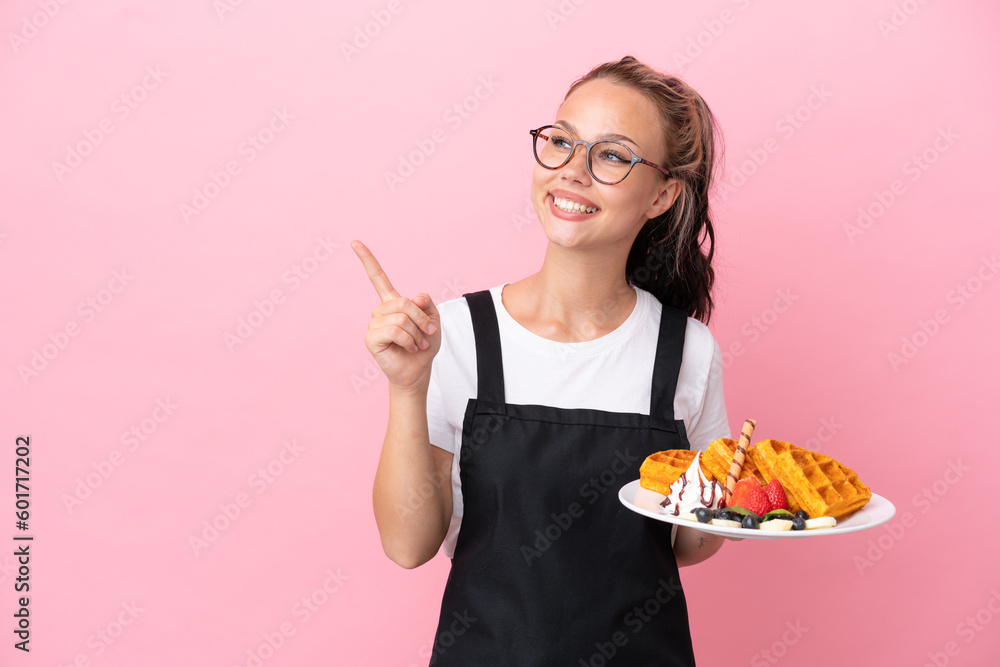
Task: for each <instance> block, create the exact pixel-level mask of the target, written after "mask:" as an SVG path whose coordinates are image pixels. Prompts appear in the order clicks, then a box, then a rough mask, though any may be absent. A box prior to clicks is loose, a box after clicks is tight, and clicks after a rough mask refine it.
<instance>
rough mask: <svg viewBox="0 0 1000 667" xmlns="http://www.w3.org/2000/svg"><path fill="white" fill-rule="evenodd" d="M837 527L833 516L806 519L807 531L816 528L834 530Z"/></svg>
mask: <svg viewBox="0 0 1000 667" xmlns="http://www.w3.org/2000/svg"><path fill="white" fill-rule="evenodd" d="M836 525H837V520H836V519H834V518H833V517H832V516H818V517H816V518H815V519H806V530H812V529H814V528H833V527H834V526H836Z"/></svg>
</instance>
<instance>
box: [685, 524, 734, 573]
mask: <svg viewBox="0 0 1000 667" xmlns="http://www.w3.org/2000/svg"><path fill="white" fill-rule="evenodd" d="M725 541H726V538H724V537H722V536H720V535H711V534H709V533H705V532H703V531H700V530H695V529H694V528H688V527H686V526H677V535H676V537H675V539H674V557H675V558H676V559H677V566H678V567H686V566H688V565H695V564H697V563H700V562H702V561H703V560H705V559H707V558H709V557H710V556H712V555H714V554H715V552H717V551H718V550H719V549H721V548H722V544H723V542H725Z"/></svg>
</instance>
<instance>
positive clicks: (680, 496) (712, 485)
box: [660, 470, 720, 516]
mask: <svg viewBox="0 0 1000 667" xmlns="http://www.w3.org/2000/svg"><path fill="white" fill-rule="evenodd" d="M680 480H681V490H680V491H678V493H677V502H676V503H674V511H673V512H670V511H669V510H668V508H669V506H670V496H667V497H666V498H664V499H663V502H661V503H660V507H662V508H663V509H664V511H665V512H667V514H672V515H673V516H678V515H680V513H681V505H680V503H681V501H682V500H684V491H686V490H687V483H688V482H687V471H686V470H685V471H684V472H682V473H681V477H680ZM719 486H720V485H719V483H718V482H709V483H708V486H707V487H706V486H705V482H704V481H703V479H702V476H701V475H698V502H700V503H701V504H702V505H704V506H705V507H711V506H712V504H713V503H715V492H716V491H717V490H718V488H719ZM706 488H708V489H709V491H710V495H709V497H708V500H705V489H706Z"/></svg>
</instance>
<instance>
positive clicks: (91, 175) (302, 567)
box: [0, 0, 1000, 667]
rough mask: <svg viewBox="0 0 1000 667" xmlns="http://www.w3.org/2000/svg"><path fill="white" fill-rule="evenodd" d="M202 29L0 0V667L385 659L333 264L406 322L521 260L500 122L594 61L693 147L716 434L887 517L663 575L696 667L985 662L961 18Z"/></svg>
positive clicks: (439, 13)
mask: <svg viewBox="0 0 1000 667" xmlns="http://www.w3.org/2000/svg"><path fill="white" fill-rule="evenodd" d="M224 2H226V0H219V1H218V2H214V3H213V1H212V0H200V1H199V2H185V3H167V2H159V3H156V2H112V1H107V0H105V1H93V2H73V3H69V4H66V5H62V4H59V3H58V2H56V1H55V0H47V1H42V2H39V1H38V0H34V1H29V0H10V1H7V2H4V3H3V5H2V7H0V26H2V29H3V33H4V35H5V37H4V44H3V46H2V47H0V89H2V91H3V92H2V96H3V99H4V102H3V104H2V105H0V146H2V150H0V187H2V194H0V201H2V202H3V211H2V215H0V280H2V285H3V288H2V289H3V299H2V311H3V344H2V346H0V354H2V363H0V399H2V400H0V403H2V409H0V418H2V432H0V441H2V444H3V446H2V448H0V451H2V452H3V462H2V464H0V470H3V471H6V472H5V473H3V474H4V475H5V476H6V478H5V479H4V480H3V481H0V488H3V489H5V491H4V492H3V493H2V494H0V517H3V518H4V521H3V526H4V527H3V528H2V529H0V544H2V546H0V554H4V555H2V556H0V611H2V613H0V617H2V618H3V619H6V620H4V621H3V622H0V636H2V637H4V638H5V639H4V643H3V645H2V646H0V656H2V657H0V663H2V664H5V665H18V664H37V665H43V664H44V665H69V664H74V661H75V664H79V665H86V664H92V665H100V666H102V667H103V666H107V667H110V666H113V665H114V666H118V665H122V666H125V665H128V666H134V665H182V664H192V665H219V666H226V667H228V666H230V665H245V666H250V665H254V664H257V662H258V661H259V663H260V664H264V665H268V667H276V666H279V665H334V664H336V665H341V664H342V665H399V666H401V667H408V666H409V665H422V664H426V663H427V655H428V654H429V647H430V642H431V640H432V637H433V630H434V626H435V623H436V615H437V610H438V605H439V602H440V595H441V591H442V587H443V584H444V580H445V577H446V574H447V568H448V563H447V559H446V558H445V557H444V556H442V555H439V556H438V557H437V558H435V559H434V560H433V561H431V562H430V563H429V564H427V565H426V566H424V567H421V568H419V569H417V570H414V571H405V570H403V569H401V568H399V567H397V566H396V565H394V564H393V563H391V562H390V561H389V560H388V559H387V558H386V557H385V556H384V555H383V553H382V551H381V547H380V544H379V539H378V534H377V532H376V528H375V522H374V519H373V516H372V510H371V501H370V497H371V496H370V494H371V482H372V478H373V474H374V469H375V464H376V461H377V458H378V454H379V448H380V446H381V442H382V437H383V435H384V429H385V420H386V414H387V396H386V387H385V381H384V378H383V377H382V376H381V375H380V374H379V373H378V372H377V368H376V366H375V365H374V363H373V361H372V360H371V358H370V356H369V354H368V352H367V350H366V349H365V347H364V343H363V335H364V331H365V328H366V326H367V321H368V319H369V317H370V311H371V309H372V308H373V307H374V306H375V305H376V303H377V300H376V295H375V292H374V290H373V289H372V287H371V285H370V284H369V283H368V280H367V278H366V277H365V274H364V272H363V270H362V267H361V265H360V263H359V262H358V261H357V259H356V258H355V257H354V255H353V253H352V252H351V250H350V248H349V245H348V244H349V242H350V240H351V239H354V238H359V239H362V240H363V241H364V242H365V243H367V244H368V245H369V247H370V248H371V249H372V250H373V252H374V253H375V254H376V256H377V257H378V258H379V259H380V261H381V262H382V265H383V266H384V267H385V268H386V271H387V272H388V274H389V276H390V277H391V278H392V279H393V281H394V283H395V286H396V287H397V289H399V290H400V291H401V292H402V293H403V294H407V295H413V294H416V293H417V292H419V291H426V292H428V293H429V294H431V296H432V297H433V298H434V299H435V300H436V301H438V302H440V301H442V300H445V299H451V298H456V297H458V296H460V295H461V294H462V293H464V292H466V291H472V290H476V289H482V288H486V287H490V286H493V285H496V284H498V283H500V282H504V281H513V280H517V279H519V278H521V277H523V276H525V275H527V274H529V273H532V272H534V271H535V270H537V268H538V266H539V262H540V260H541V257H542V252H543V250H544V237H543V236H542V234H541V232H540V231H539V229H537V228H536V226H535V225H534V221H533V220H532V219H531V215H530V213H529V212H528V211H526V207H527V206H528V199H527V193H528V184H529V178H530V174H531V170H532V160H531V156H530V153H529V141H528V133H527V130H528V129H529V128H532V127H536V126H538V125H541V124H544V123H546V122H548V121H550V120H552V119H553V117H554V116H553V114H554V112H555V109H556V107H557V105H558V103H559V101H560V100H561V98H562V95H563V94H564V93H565V90H566V88H567V87H568V85H569V84H570V83H571V81H572V80H573V79H575V78H576V77H577V76H580V75H582V74H583V73H585V72H586V71H587V70H588V69H589V68H590V67H592V66H593V65H595V64H597V63H599V62H603V61H605V60H610V59H617V58H619V57H621V56H622V55H625V54H627V53H631V54H634V55H636V56H637V57H639V58H640V59H642V60H645V61H647V62H649V63H650V64H653V65H654V66H656V67H658V68H660V69H663V70H671V71H674V72H676V73H680V74H681V75H682V76H684V77H685V78H686V79H687V80H688V81H689V82H690V83H691V84H692V85H693V86H694V87H695V88H696V89H697V90H698V91H700V92H701V93H702V95H703V96H704V97H705V98H706V99H707V100H708V102H709V104H710V106H711V107H712V109H713V110H714V111H715V112H716V114H717V115H718V118H719V120H720V122H721V124H722V128H723V131H724V133H725V138H726V148H727V152H726V156H727V160H726V168H727V172H726V181H725V182H726V183H727V184H728V186H729V187H728V188H723V189H722V190H720V194H719V196H718V197H717V199H716V201H715V223H716V230H717V233H718V239H719V246H718V251H719V252H718V271H719V290H718V293H717V296H718V310H717V312H716V314H715V317H714V318H713V320H712V324H711V326H712V330H713V332H714V333H715V336H716V338H717V340H718V341H719V343H720V345H721V346H722V347H723V349H724V350H726V351H727V352H728V353H729V355H730V356H729V357H728V358H727V367H726V368H727V370H726V377H725V382H726V396H727V405H728V410H729V415H730V418H731V426H732V429H733V431H734V432H738V430H739V425H740V424H741V423H742V421H743V419H744V418H746V417H754V418H756V419H757V420H758V431H757V434H758V435H759V437H760V438H764V437H775V438H779V439H784V440H789V441H792V442H796V443H798V444H801V445H804V446H811V447H813V448H815V449H821V450H822V451H826V452H829V453H831V454H833V455H834V456H836V457H837V458H839V459H841V460H842V461H844V462H846V463H847V464H848V465H851V466H852V467H854V468H855V469H856V470H858V472H859V473H860V475H861V478H862V480H863V481H865V482H867V483H868V484H869V485H870V486H871V487H872V488H873V489H874V490H875V491H876V492H877V493H879V494H881V495H884V496H886V497H888V498H889V499H891V500H892V501H893V502H894V503H895V504H896V507H897V509H898V514H897V518H896V520H894V521H893V522H892V523H891V524H890V525H888V526H884V527H881V528H877V529H874V530H871V531H867V532H862V533H857V534H852V535H848V536H843V537H839V538H822V539H815V540H806V541H795V542H794V543H762V542H755V541H744V542H742V543H732V544H728V545H726V546H725V547H724V550H723V551H722V552H721V553H720V554H719V555H718V556H716V557H714V558H713V559H711V560H710V561H708V562H706V563H704V564H702V565H699V566H696V567H693V568H689V569H686V570H684V571H683V581H684V585H685V588H686V591H687V595H688V600H689V604H690V614H691V625H692V631H693V635H694V642H695V647H696V652H697V654H698V657H699V664H704V665H716V664H750V665H771V664H778V663H782V664H788V665H812V666H817V665H843V664H859V665H889V664H891V665H923V664H937V665H941V664H955V665H984V664H988V663H989V664H992V662H991V661H992V660H995V659H996V657H997V655H998V654H1000V619H998V618H997V615H998V612H1000V574H998V573H997V570H996V568H995V564H996V558H997V553H998V547H1000V539H998V537H997V535H998V532H997V531H996V530H989V531H988V532H985V531H983V530H982V527H983V526H990V525H991V524H996V516H995V515H996V512H995V511H994V510H990V509H987V508H985V507H983V501H986V500H987V494H988V493H991V491H992V489H993V486H992V485H991V484H990V483H991V482H992V481H993V480H992V475H991V474H990V471H991V470H993V469H995V468H996V466H997V464H998V463H1000V461H998V454H997V451H998V448H997V447H996V446H995V444H994V443H992V442H991V434H992V433H993V432H994V430H995V429H996V428H997V427H996V421H995V419H993V418H992V415H995V414H996V412H995V408H996V404H997V398H998V395H1000V392H998V382H997V372H996V369H997V367H998V362H1000V354H998V351H997V346H996V345H995V340H996V330H997V326H998V325H1000V318H998V310H997V306H996V304H997V295H998V290H1000V279H998V278H997V276H996V272H997V266H996V265H995V264H994V263H993V262H994V261H995V258H996V253H997V249H998V246H1000V232H998V227H997V224H996V212H995V211H996V207H995V202H994V195H993V194H992V193H994V192H995V191H996V180H997V175H998V174H997V168H996V164H997V162H996V160H997V155H998V154H1000V137H998V134H997V129H996V127H997V123H996V117H997V111H998V100H1000V87H998V79H997V77H996V72H997V71H998V65H1000V61H998V55H1000V46H998V44H997V41H996V35H995V32H996V30H995V29H996V26H997V22H998V19H1000V12H998V10H997V7H996V5H995V3H992V2H989V1H987V0H981V1H972V0H966V1H964V2H949V3H944V2H917V0H905V1H902V0H899V1H896V2H890V1H886V0H880V1H878V2H871V1H870V0H865V1H862V0H848V1H845V2H838V3H801V2H793V1H791V0H783V1H780V2H767V3H765V2H751V1H749V0H746V1H744V0H737V1H733V2H730V1H728V0H715V1H712V2H672V3H661V2H643V1H639V0H635V1H632V2H606V1H598V0H592V1H588V2H584V1H582V0H575V1H574V0H562V1H561V2H559V1H557V0H550V1H548V2H528V1H527V0H517V1H515V2H505V3H486V4H483V3H468V2H464V3H457V2H454V3H445V2H432V1H430V0H425V1H422V2H413V1H412V0H398V1H397V0H393V2H391V3H389V2H385V1H384V0H378V1H376V2H371V1H367V2H352V3H323V2H298V3H275V2H260V1H249V2H239V1H237V0H231V1H230V2H228V3H227V4H223V3H224ZM230 5H233V6H230ZM46 7H47V8H48V10H47V11H48V13H49V14H52V16H48V15H47V14H46V9H45V8H46ZM218 7H225V8H228V9H229V10H231V11H225V10H220V9H218ZM379 21H381V22H382V24H384V25H380V24H379ZM365 30H368V31H369V33H370V34H371V35H373V36H371V37H365V36H364V31H365ZM354 40H356V41H357V44H358V46H357V47H352V48H355V50H354V51H347V52H345V48H344V46H342V45H344V44H349V43H351V42H352V41H354ZM154 74H155V76H154ZM483 82H486V83H488V84H489V85H488V86H487V85H485V84H484V83H483ZM477 93H478V97H476V95H477ZM810 103H811V104H812V106H811V107H810V106H809V104H810ZM456 105H458V107H459V109H460V110H461V114H460V113H459V111H458V110H456V109H454V107H455V106H456ZM251 136H253V137H257V139H256V141H258V145H257V147H252V145H251V144H249V143H247V142H248V137H251ZM435 138H436V139H437V141H435ZM421 146H423V148H422V149H421V148H420V147H421ZM431 146H433V152H431V151H430V147H431ZM420 150H423V152H424V153H425V154H424V155H421V154H419V153H415V152H416V151H420ZM69 153H73V155H68V154H69ZM411 154H412V155H415V158H414V160H413V161H414V162H418V163H419V164H418V165H417V166H415V167H414V168H413V169H412V173H410V171H406V170H404V172H403V173H404V174H405V175H406V177H405V178H402V182H399V183H394V184H393V185H392V187H390V185H389V183H387V179H386V177H385V174H386V172H391V171H396V170H398V169H399V168H400V163H401V160H404V161H407V160H410V157H409V156H410V155H411ZM920 156H923V157H922V158H920ZM765 158H766V159H765ZM915 158H919V159H921V160H922V161H923V162H922V164H923V168H921V167H919V166H916V163H915V162H914V159H915ZM755 159H756V162H755V161H754V160H755ZM56 163H60V165H61V166H60V165H56ZM227 166H228V167H230V168H231V169H230V173H224V172H225V170H226V169H227ZM199 197H205V199H199ZM183 206H188V207H190V209H191V210H188V211H187V213H186V214H185V212H184V209H183V208H182V207H183ZM196 206H200V207H201V208H200V209H199V208H196ZM859 209H862V210H867V211H868V212H869V215H871V217H870V218H865V219H862V220H861V221H860V223H859ZM297 270H298V271H300V273H301V276H299V275H297V274H296V273H295V271H297ZM959 289H961V290H964V293H963V292H962V291H959ZM274 297H277V298H276V299H275V298H274ZM88 300H92V301H91V303H90V304H89V305H88ZM255 313H256V314H255ZM241 318H242V319H243V320H245V321H246V320H248V319H249V321H250V324H245V325H243V326H246V327H249V328H247V329H245V330H241V329H240V320H241ZM241 332H242V334H243V335H245V336H247V337H246V338H245V339H242V338H238V336H239V335H240V333H241ZM227 337H229V338H227ZM234 340H236V341H238V342H235V343H234V342H233V341H234ZM911 346H912V347H911ZM904 353H905V355H906V356H904ZM891 355H898V357H893V356H891ZM33 362H34V364H35V369H32V363H33ZM158 401H159V405H161V406H162V405H166V406H168V408H167V409H164V408H163V407H158ZM157 419H159V421H157ZM131 429H135V430H136V432H137V433H138V434H141V436H142V439H139V437H138V436H132V435H129V434H128V433H129V431H130V430H131ZM23 434H30V436H31V448H32V457H31V489H32V496H31V502H32V505H31V519H30V530H29V531H28V533H30V534H33V535H35V541H34V543H33V544H32V547H31V549H32V551H31V553H32V561H31V575H30V576H31V593H30V595H31V602H30V610H31V632H32V635H31V644H30V645H31V649H32V651H31V653H30V655H26V654H23V653H21V652H20V651H16V650H14V649H13V647H12V645H13V643H14V638H13V635H12V632H11V630H12V629H13V619H12V616H11V614H12V613H13V611H14V609H15V604H16V597H17V594H16V593H15V592H14V589H13V586H14V583H15V577H16V576H17V575H16V571H15V569H14V566H15V562H14V558H13V556H12V553H13V549H14V546H13V545H14V541H13V539H12V538H13V536H14V535H15V534H17V533H20V531H17V530H16V529H15V528H14V516H13V514H14V506H13V504H14V497H13V493H12V491H13V489H12V487H13V480H12V479H11V478H12V477H13V473H14V470H13V469H14V465H15V463H14V441H15V438H16V437H17V436H18V435H23ZM292 442H294V446H292V447H288V446H287V445H286V444H284V443H292ZM269 467H270V471H271V472H267V469H268V468H269ZM265 475H266V476H265ZM989 501H990V502H991V503H992V496H990V497H989ZM226 512H228V513H229V515H230V516H229V517H227V516H226ZM237 512H238V515H237ZM233 517H235V518H233ZM212 522H214V523H215V524H216V526H217V528H218V527H221V530H218V532H215V533H213V532H211V531H212V529H211V528H207V526H208V525H210V524H211V523H212ZM193 538H200V539H203V540H205V541H204V543H203V544H201V545H197V544H195V545H194V546H193V545H192V539H193ZM609 576H614V575H613V573H609ZM729 596H731V597H732V598H733V599H731V600H730V601H729V602H728V604H723V602H724V600H725V599H726V598H727V597H729ZM304 599H305V600H307V601H308V600H310V599H311V600H312V601H311V602H310V603H309V604H310V605H311V609H310V608H309V607H307V606H305V603H304V602H303V600H304ZM977 619H978V620H977ZM119 623H123V624H124V625H119ZM790 628H795V629H796V630H795V631H792V630H790ZM282 632H284V635H282V634H281V633H282ZM102 637H104V639H102ZM268 638H270V639H268ZM269 640H270V642H271V644H273V645H277V648H276V649H271V648H270V646H269V644H268V641H269ZM765 651H767V653H766V654H765ZM262 658H263V659H262Z"/></svg>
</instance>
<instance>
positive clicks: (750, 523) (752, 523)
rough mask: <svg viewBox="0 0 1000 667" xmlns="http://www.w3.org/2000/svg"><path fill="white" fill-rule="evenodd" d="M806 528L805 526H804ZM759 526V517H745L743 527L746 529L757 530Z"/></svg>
mask: <svg viewBox="0 0 1000 667" xmlns="http://www.w3.org/2000/svg"><path fill="white" fill-rule="evenodd" d="M802 525H803V527H805V524H802ZM758 526H759V524H758V523H757V517H755V516H751V515H749V514H747V515H746V516H745V517H743V527H744V528H757V527H758Z"/></svg>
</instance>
